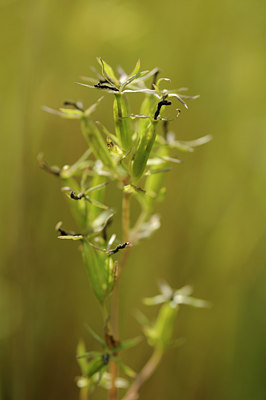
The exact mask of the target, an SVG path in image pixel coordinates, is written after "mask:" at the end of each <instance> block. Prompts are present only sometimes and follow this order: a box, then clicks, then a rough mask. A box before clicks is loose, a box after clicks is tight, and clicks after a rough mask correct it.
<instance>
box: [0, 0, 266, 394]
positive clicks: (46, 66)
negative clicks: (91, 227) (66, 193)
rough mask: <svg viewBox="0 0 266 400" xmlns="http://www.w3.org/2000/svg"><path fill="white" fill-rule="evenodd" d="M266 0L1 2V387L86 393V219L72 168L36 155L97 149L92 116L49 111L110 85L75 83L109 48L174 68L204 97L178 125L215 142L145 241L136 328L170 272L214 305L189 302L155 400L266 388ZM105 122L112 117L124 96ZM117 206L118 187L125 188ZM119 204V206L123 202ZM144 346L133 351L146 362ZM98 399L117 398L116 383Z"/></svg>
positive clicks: (91, 308) (131, 305)
mask: <svg viewBox="0 0 266 400" xmlns="http://www.w3.org/2000/svg"><path fill="white" fill-rule="evenodd" d="M265 17H266V2H265V1H264V0H252V1H251V0H242V1H240V0H234V1H229V0H224V1H222V2H218V1H211V0H201V1H199V0H191V1H187V2H186V1H174V0H168V1H166V2H161V1H159V0H154V1H140V0H136V1H128V0H123V1H122V0H110V1H108V0H106V1H104V0H98V1H88V0H86V1H85V0H76V1H72V2H70V1H54V0H53V1H52V0H38V1H34V0H21V1H19V0H1V1H0V27H1V28H0V29H1V35H0V43H1V63H0V84H1V138H0V140H1V152H0V163H1V169H0V178H1V196H0V205H1V210H0V212H1V241H0V246H1V259H0V262H1V264H0V347H1V349H0V357H1V359H0V399H1V400H36V399H38V400H44V399H45V400H46V399H49V400H55V399H64V400H70V399H71V400H73V399H78V390H77V388H76V387H75V381H74V377H75V376H77V375H78V374H79V369H78V366H77V364H76V361H75V351H76V344H77V341H78V339H79V338H80V337H83V338H85V340H86V343H87V345H88V347H90V346H94V343H93V342H92V341H91V339H90V338H89V337H88V335H87V333H86V331H85V329H84V323H88V322H89V323H90V324H91V326H93V327H94V329H95V330H97V331H98V332H100V331H101V319H100V317H99V309H98V306H97V303H96V301H95V299H94V297H93V295H92V293H91V291H90V289H89V287H88V282H87V277H86V272H85V269H84V267H83V265H82V262H81V258H80V255H79V253H78V251H77V246H76V245H75V243H72V242H71V243H65V242H59V241H58V240H57V239H56V234H55V231H54V226H55V224H56V222H57V221H59V220H63V221H64V222H65V223H66V226H67V225H68V226H71V224H72V225H73V221H72V217H71V215H70V212H69V210H68V207H67V205H66V203H65V201H64V197H63V195H62V194H61V193H60V191H59V185H58V182H57V180H56V179H55V178H54V177H52V176H49V175H48V174H45V173H44V172H42V171H41V170H40V169H39V167H38V165H37V161H36V156H37V154H38V153H39V152H40V151H42V152H44V154H45V156H46V159H47V161H49V162H50V163H51V164H58V165H64V164H69V163H72V162H73V161H74V160H75V159H76V158H77V157H78V156H79V155H80V154H81V153H82V152H83V150H84V149H85V146H86V145H85V142H84V141H83V138H82V136H81V135H80V132H79V126H78V124H77V123H76V122H72V121H65V120H60V119H57V118H56V117H54V116H51V115H48V114H45V113H44V112H43V111H42V110H41V106H42V105H48V106H51V107H58V106H60V105H61V104H62V101H64V100H66V99H71V100H77V99H81V100H84V103H85V104H87V105H90V104H91V103H92V102H93V101H94V100H95V99H96V98H98V97H99V94H98V93H95V91H91V90H90V89H86V88H83V87H79V86H78V85H75V84H74V82H75V81H77V80H79V77H80V75H90V69H89V67H90V65H96V60H95V58H96V56H101V57H103V58H104V59H105V60H106V61H108V62H109V63H110V64H112V65H114V66H116V65H122V66H123V67H124V69H125V70H126V71H128V72H130V71H131V70H132V68H133V66H134V65H135V63H136V60H137V59H138V58H140V59H141V62H142V67H143V69H152V68H153V67H155V66H158V67H160V68H161V70H162V71H163V75H164V76H167V77H171V79H172V87H182V86H186V87H189V88H190V93H192V94H200V95H201V97H200V99H199V100H197V101H195V102H193V103H191V104H190V107H189V110H188V111H185V110H184V111H183V112H182V115H181V117H180V118H179V119H178V120H177V121H175V122H174V124H173V126H172V128H173V130H174V131H175V132H176V133H177V135H178V137H179V138H181V139H192V138H196V137H198V136H203V135H205V134H212V135H213V141H212V142H211V143H210V144H208V145H206V146H204V147H202V148H200V149H198V150H197V151H196V152H195V153H194V154H189V155H182V154H181V155H180V157H181V158H182V159H183V160H184V163H183V164H182V165H181V166H177V167H176V168H175V169H174V171H173V172H171V173H170V174H169V175H168V178H167V186H168V191H167V197H166V201H165V203H163V204H162V205H160V207H159V208H158V211H159V212H160V214H161V217H162V228H161V230H160V231H158V232H157V233H156V234H155V235H154V236H153V238H152V239H151V240H150V241H147V242H143V243H142V244H140V245H139V246H138V247H136V248H135V249H134V252H132V255H131V258H130V261H129V265H128V268H127V271H126V273H125V275H124V280H123V283H122V287H121V292H122V296H123V298H124V300H123V304H122V306H121V322H120V329H121V336H122V337H124V338H128V337H132V336H134V335H136V334H137V333H138V330H139V328H138V324H137V322H136V320H135V318H134V311H135V310H136V309H141V310H142V311H145V312H146V313H147V314H148V315H152V312H151V311H150V310H145V308H144V306H143V305H142V304H141V298H142V297H144V296H147V295H153V294H155V293H156V292H157V279H158V278H165V279H166V280H167V281H168V282H170V283H171V284H172V286H174V287H180V286H182V285H184V284H187V283H189V284H192V285H193V286H194V288H195V295H196V296H198V297H202V298H205V299H208V300H209V301H211V302H212V305H213V306H212V309H210V310H195V309H189V308H185V307H184V308H183V309H182V310H181V312H180V317H179V321H178V324H177V331H176V335H177V336H178V337H183V338H185V339H186V342H185V344H184V345H183V346H182V347H180V348H178V349H177V350H176V351H170V352H168V353H167V354H166V356H165V358H164V360H163V363H162V365H161V368H160V369H159V370H158V371H157V372H156V374H155V376H154V378H153V379H151V380H150V381H149V382H148V383H147V384H146V386H145V387H144V388H143V390H142V397H141V398H143V399H151V398H153V399H183V400H201V399H202V400H203V399H204V400H212V399H216V400H224V399H227V400H236V399H241V400H250V399H252V400H264V399H265V398H266V381H265V366H266V363H265V359H266V340H265V338H266V320H265V305H266V269H265V260H266V247H265V239H266V213H265V186H266V157H265V156H266V118H265V106H266V100H265V92H266V91H265V89H266V87H265V86H266V85H265V71H266V56H265V54H266V53H265V49H266V24H265ZM95 118H97V119H101V120H102V121H103V122H104V123H105V124H106V125H107V126H108V127H109V129H112V119H111V118H112V115H111V99H110V97H108V98H106V99H105V100H104V101H103V102H102V104H101V107H99V110H98V111H97V113H96V114H95ZM112 202H113V203H114V204H115V202H116V198H115V197H114V198H112V197H110V203H111V204H112ZM117 207H118V206H117ZM148 354H149V349H147V348H146V347H145V346H144V345H141V346H140V347H139V350H131V351H128V362H129V364H131V365H132V366H134V367H135V368H136V369H138V368H140V367H141V365H143V363H144V362H145V359H146V357H147V356H148ZM94 398H95V399H102V398H105V395H104V393H103V392H99V393H98V394H96V395H95V397H94Z"/></svg>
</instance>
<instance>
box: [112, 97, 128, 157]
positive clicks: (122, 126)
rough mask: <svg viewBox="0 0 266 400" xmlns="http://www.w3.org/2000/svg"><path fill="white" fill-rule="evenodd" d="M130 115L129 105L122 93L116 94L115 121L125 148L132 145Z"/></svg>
mask: <svg viewBox="0 0 266 400" xmlns="http://www.w3.org/2000/svg"><path fill="white" fill-rule="evenodd" d="M127 116H128V110H127V105H126V102H125V100H124V98H123V97H122V94H120V93H119V94H115V100H114V122H115V132H116V136H117V137H118V140H119V143H120V146H121V147H122V149H123V150H126V151H127V150H129V149H130V148H131V146H132V134H131V129H130V120H129V119H128V118H125V117H127Z"/></svg>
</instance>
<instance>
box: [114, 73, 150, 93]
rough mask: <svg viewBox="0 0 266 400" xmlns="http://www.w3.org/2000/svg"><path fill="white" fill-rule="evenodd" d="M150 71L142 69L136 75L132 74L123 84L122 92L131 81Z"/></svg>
mask: <svg viewBox="0 0 266 400" xmlns="http://www.w3.org/2000/svg"><path fill="white" fill-rule="evenodd" d="M148 72H149V71H142V72H138V73H137V74H135V75H132V76H130V77H128V79H127V80H126V81H125V82H124V83H123V84H122V85H121V88H120V91H121V92H122V91H123V90H124V89H125V87H126V86H128V85H129V84H130V83H132V82H134V81H135V80H136V79H138V78H141V77H142V76H144V75H146V74H147V73H148Z"/></svg>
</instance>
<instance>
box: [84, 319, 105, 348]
mask: <svg viewBox="0 0 266 400" xmlns="http://www.w3.org/2000/svg"><path fill="white" fill-rule="evenodd" d="M85 328H86V330H87V331H88V332H89V334H90V335H91V337H93V339H95V340H96V342H98V343H100V345H101V346H102V347H105V341H104V340H103V339H102V338H101V337H100V336H99V335H98V334H97V333H96V332H94V330H93V329H92V328H91V327H90V326H89V325H87V324H86V325H85Z"/></svg>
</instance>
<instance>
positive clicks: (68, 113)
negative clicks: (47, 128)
mask: <svg viewBox="0 0 266 400" xmlns="http://www.w3.org/2000/svg"><path fill="white" fill-rule="evenodd" d="M42 109H43V110H44V111H46V112H48V113H50V114H54V115H58V116H59V117H61V118H66V119H81V117H82V115H83V112H82V111H80V110H69V109H66V108H60V110H59V111H58V110H54V109H53V108H50V107H46V106H43V107H42Z"/></svg>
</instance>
